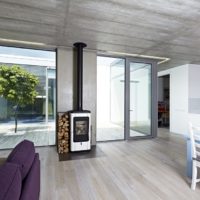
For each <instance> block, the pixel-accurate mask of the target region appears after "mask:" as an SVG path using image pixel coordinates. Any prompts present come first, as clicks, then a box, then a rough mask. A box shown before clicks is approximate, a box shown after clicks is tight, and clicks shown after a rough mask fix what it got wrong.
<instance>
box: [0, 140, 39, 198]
mask: <svg viewBox="0 0 200 200" xmlns="http://www.w3.org/2000/svg"><path fill="white" fill-rule="evenodd" d="M39 193H40V160H39V154H38V153H35V147H34V144H33V143H32V142H31V141H28V140H24V141H22V142H20V143H19V144H18V145H17V146H16V147H15V148H14V149H13V151H12V152H11V153H10V155H9V156H8V158H7V160H6V162H5V163H4V164H3V165H2V166H0V200H38V199H39Z"/></svg>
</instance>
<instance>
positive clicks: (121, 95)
mask: <svg viewBox="0 0 200 200" xmlns="http://www.w3.org/2000/svg"><path fill="white" fill-rule="evenodd" d="M155 66H156V65H155V63H154V62H153V61H148V62H147V60H141V59H135V58H134V59H133V58H113V57H104V56H98V57H97V141H111V140H128V139H136V138H149V137H154V136H156V130H157V91H156V90H155V88H157V85H156V84H157V78H156V75H157V74H156V70H155V69H156V67H155Z"/></svg>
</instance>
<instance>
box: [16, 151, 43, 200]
mask: <svg viewBox="0 0 200 200" xmlns="http://www.w3.org/2000/svg"><path fill="white" fill-rule="evenodd" d="M22 188H23V189H22V193H21V197H20V200H39V193H40V160H39V154H38V153H36V154H35V158H34V161H33V164H32V166H31V169H30V171H29V173H28V175H27V176H26V178H25V179H24V180H23V183H22Z"/></svg>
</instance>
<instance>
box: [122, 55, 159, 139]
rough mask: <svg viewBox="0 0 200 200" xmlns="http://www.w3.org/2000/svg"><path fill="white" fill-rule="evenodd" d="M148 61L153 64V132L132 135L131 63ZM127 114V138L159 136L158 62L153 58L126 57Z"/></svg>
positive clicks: (125, 121) (147, 62)
mask: <svg viewBox="0 0 200 200" xmlns="http://www.w3.org/2000/svg"><path fill="white" fill-rule="evenodd" d="M131 63H146V64H149V65H151V132H150V133H151V134H150V135H146V136H130V111H129V110H130V64H131ZM124 93H125V96H124V97H125V100H124V102H125V105H124V106H125V108H124V111H125V114H124V117H125V119H124V126H125V127H124V130H125V140H131V139H147V138H154V137H156V136H157V127H158V122H157V121H158V111H157V62H156V61H155V60H152V59H140V58H134V57H126V63H125V91H124Z"/></svg>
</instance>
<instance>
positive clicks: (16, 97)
mask: <svg viewBox="0 0 200 200" xmlns="http://www.w3.org/2000/svg"><path fill="white" fill-rule="evenodd" d="M38 83H39V80H38V78H37V77H36V76H35V75H33V74H31V73H29V72H28V71H26V70H25V69H23V68H22V67H20V66H18V65H13V66H7V65H0V96H2V97H4V98H5V99H7V100H10V101H12V102H13V103H14V104H15V105H18V106H25V105H28V104H33V103H34V100H35V98H36V96H37V94H38V93H37V92H36V86H37V85H38Z"/></svg>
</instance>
